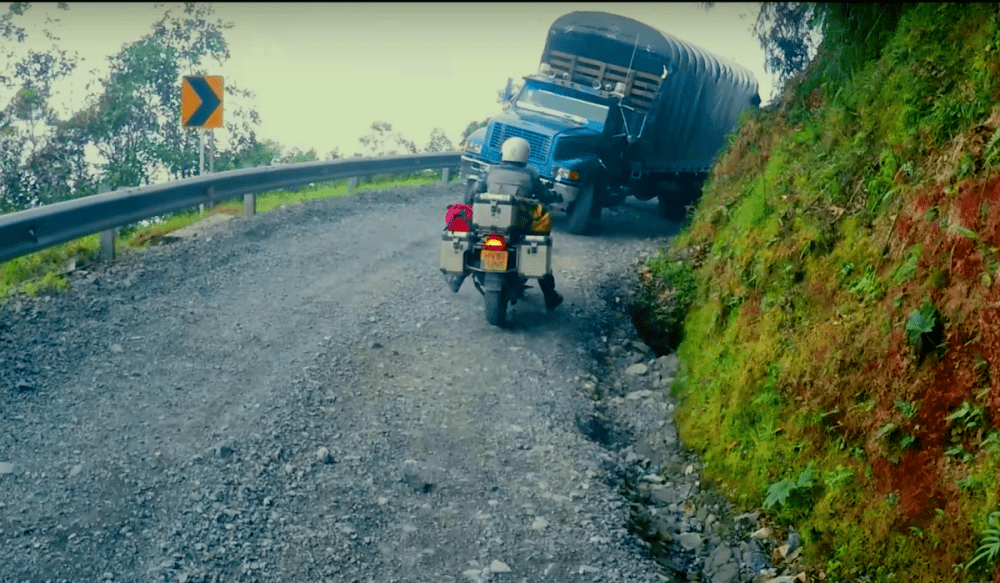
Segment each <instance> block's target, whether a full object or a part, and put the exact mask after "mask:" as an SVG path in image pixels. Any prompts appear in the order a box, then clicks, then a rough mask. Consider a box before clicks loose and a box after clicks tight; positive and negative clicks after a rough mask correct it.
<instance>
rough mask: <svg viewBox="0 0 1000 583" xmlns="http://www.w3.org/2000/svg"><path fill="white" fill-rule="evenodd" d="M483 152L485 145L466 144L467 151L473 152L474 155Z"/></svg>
mask: <svg viewBox="0 0 1000 583" xmlns="http://www.w3.org/2000/svg"><path fill="white" fill-rule="evenodd" d="M482 150H483V145H482V144H478V143H475V142H465V151H466V152H471V153H473V154H479V152H481V151H482Z"/></svg>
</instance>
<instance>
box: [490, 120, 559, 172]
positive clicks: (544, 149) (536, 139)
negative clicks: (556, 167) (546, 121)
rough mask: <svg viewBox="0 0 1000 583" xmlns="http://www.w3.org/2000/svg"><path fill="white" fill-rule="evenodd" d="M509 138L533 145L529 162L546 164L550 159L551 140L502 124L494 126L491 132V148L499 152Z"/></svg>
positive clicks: (535, 133)
mask: <svg viewBox="0 0 1000 583" xmlns="http://www.w3.org/2000/svg"><path fill="white" fill-rule="evenodd" d="M508 138H524V139H525V140H528V143H529V144H531V155H530V156H529V157H528V161H530V162H535V163H537V164H544V163H545V161H546V160H548V159H549V138H548V137H547V136H544V135H542V134H539V133H537V132H529V131H527V130H522V129H521V128H518V127H514V126H509V125H504V124H500V123H498V124H494V125H493V130H492V131H491V132H490V148H494V149H496V150H499V149H500V146H502V145H503V143H504V142H505V141H506V140H507V139H508Z"/></svg>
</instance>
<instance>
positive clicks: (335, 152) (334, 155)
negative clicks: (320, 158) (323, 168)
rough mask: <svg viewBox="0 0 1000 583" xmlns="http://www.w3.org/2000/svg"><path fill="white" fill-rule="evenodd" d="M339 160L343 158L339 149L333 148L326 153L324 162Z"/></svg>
mask: <svg viewBox="0 0 1000 583" xmlns="http://www.w3.org/2000/svg"><path fill="white" fill-rule="evenodd" d="M341 158H343V156H342V155H341V154H340V148H334V149H332V150H330V151H329V152H327V153H326V157H325V158H324V160H339V159H341Z"/></svg>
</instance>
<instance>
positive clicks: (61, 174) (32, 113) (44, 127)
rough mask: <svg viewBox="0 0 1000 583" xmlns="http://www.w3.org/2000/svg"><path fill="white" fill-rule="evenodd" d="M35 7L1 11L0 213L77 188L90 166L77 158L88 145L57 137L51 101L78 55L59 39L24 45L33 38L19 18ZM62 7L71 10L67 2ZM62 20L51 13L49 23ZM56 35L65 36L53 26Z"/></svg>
mask: <svg viewBox="0 0 1000 583" xmlns="http://www.w3.org/2000/svg"><path fill="white" fill-rule="evenodd" d="M30 7H31V4H30V3H27V2H15V3H12V4H10V5H9V6H8V9H7V11H6V12H5V13H3V14H0V48H2V49H3V50H4V52H5V55H4V57H5V58H3V59H0V63H3V64H2V65H0V213H6V212H12V211H16V210H22V209H25V208H28V207H30V206H35V205H38V204H42V203H43V202H45V201H49V200H50V199H52V198H53V196H54V195H55V193H58V192H60V191H65V190H68V189H71V188H72V187H73V186H75V185H76V183H77V182H81V181H82V180H85V178H86V175H85V172H84V173H81V172H80V167H79V165H74V164H73V160H74V159H75V158H77V157H79V156H82V155H83V154H82V148H78V144H77V143H76V142H75V141H72V140H60V139H54V137H53V135H52V134H53V132H52V127H53V126H55V125H57V124H58V121H59V120H58V118H57V116H56V115H55V112H54V111H53V110H52V108H51V107H50V105H49V97H50V95H51V88H52V85H53V83H55V82H56V81H58V80H59V79H62V78H64V77H66V76H67V75H69V74H70V73H71V72H72V71H73V70H74V69H75V67H76V64H77V61H78V59H77V56H76V55H75V54H74V55H69V54H67V53H66V51H63V50H60V49H59V48H58V47H57V46H56V45H55V44H53V45H52V47H51V48H50V49H49V50H47V51H37V50H34V49H31V50H27V51H25V52H24V53H23V54H21V55H18V52H19V51H18V49H19V47H20V45H21V44H22V43H24V42H25V41H26V40H27V39H28V35H27V33H26V32H25V30H24V28H22V27H20V26H18V25H17V19H18V18H20V17H21V16H23V15H24V14H25V13H26V12H27V11H28V10H29V8H30ZM58 9H59V10H67V5H66V4H64V3H60V4H58ZM55 22H58V20H57V19H53V18H52V17H51V16H49V17H48V18H47V23H49V24H52V23H55ZM42 32H43V34H44V35H45V37H46V38H48V39H49V40H51V41H53V42H54V41H58V40H59V38H58V37H57V36H55V35H54V34H52V33H51V32H50V31H49V30H48V29H44V30H43V31H42Z"/></svg>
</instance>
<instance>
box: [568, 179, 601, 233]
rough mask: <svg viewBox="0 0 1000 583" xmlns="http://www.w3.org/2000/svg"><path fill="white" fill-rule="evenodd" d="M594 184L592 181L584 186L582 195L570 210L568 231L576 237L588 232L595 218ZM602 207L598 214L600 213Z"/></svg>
mask: <svg viewBox="0 0 1000 583" xmlns="http://www.w3.org/2000/svg"><path fill="white" fill-rule="evenodd" d="M594 206H595V205H594V182H593V181H590V182H587V183H586V184H584V185H583V187H582V188H581V189H580V194H578V195H577V197H576V200H575V201H573V207H572V208H570V209H569V222H568V223H567V225H566V228H567V230H568V231H569V232H570V233H572V234H574V235H582V234H584V233H586V232H587V227H589V226H590V220H591V219H592V218H593V216H594ZM600 211H601V209H600V207H598V208H597V212H600Z"/></svg>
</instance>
